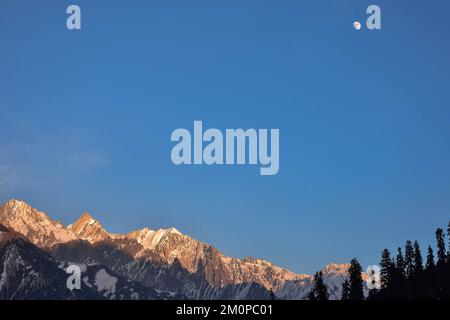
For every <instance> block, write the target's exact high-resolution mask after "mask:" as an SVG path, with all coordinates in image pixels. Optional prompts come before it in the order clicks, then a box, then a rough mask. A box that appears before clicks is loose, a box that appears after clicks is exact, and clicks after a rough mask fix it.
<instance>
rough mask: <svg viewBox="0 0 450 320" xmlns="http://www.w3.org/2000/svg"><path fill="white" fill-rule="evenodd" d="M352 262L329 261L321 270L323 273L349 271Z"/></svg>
mask: <svg viewBox="0 0 450 320" xmlns="http://www.w3.org/2000/svg"><path fill="white" fill-rule="evenodd" d="M349 266H350V264H348V263H329V264H327V265H326V266H325V267H324V268H323V269H322V270H321V271H322V273H347V271H348V268H349Z"/></svg>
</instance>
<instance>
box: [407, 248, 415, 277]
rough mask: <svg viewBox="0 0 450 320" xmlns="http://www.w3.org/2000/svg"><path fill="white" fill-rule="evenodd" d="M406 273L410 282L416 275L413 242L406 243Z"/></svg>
mask: <svg viewBox="0 0 450 320" xmlns="http://www.w3.org/2000/svg"><path fill="white" fill-rule="evenodd" d="M405 273H406V278H408V280H410V279H411V278H412V276H413V274H414V250H413V247H412V243H411V241H409V240H408V241H406V245H405Z"/></svg>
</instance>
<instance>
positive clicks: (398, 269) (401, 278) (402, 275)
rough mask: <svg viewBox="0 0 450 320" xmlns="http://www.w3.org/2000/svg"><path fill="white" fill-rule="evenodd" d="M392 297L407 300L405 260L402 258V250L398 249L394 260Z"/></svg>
mask: <svg viewBox="0 0 450 320" xmlns="http://www.w3.org/2000/svg"><path fill="white" fill-rule="evenodd" d="M394 295H395V297H396V298H397V299H407V298H408V289H407V283H406V272H405V260H404V258H403V253H402V248H400V247H398V249H397V257H396V260H395V283H394Z"/></svg>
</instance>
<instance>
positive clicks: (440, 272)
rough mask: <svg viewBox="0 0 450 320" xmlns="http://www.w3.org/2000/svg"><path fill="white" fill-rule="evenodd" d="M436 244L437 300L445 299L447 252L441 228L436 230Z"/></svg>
mask: <svg viewBox="0 0 450 320" xmlns="http://www.w3.org/2000/svg"><path fill="white" fill-rule="evenodd" d="M436 242H437V249H438V251H437V262H436V283H437V297H438V299H445V297H446V294H447V292H446V291H447V290H446V285H445V283H446V281H447V277H446V264H447V263H446V262H447V252H446V250H445V240H444V232H443V230H442V229H441V228H438V229H437V230H436Z"/></svg>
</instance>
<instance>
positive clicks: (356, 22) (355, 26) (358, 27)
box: [353, 21, 361, 30]
mask: <svg viewBox="0 0 450 320" xmlns="http://www.w3.org/2000/svg"><path fill="white" fill-rule="evenodd" d="M353 28H355V29H356V30H360V29H361V23H359V21H355V22H353Z"/></svg>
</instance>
